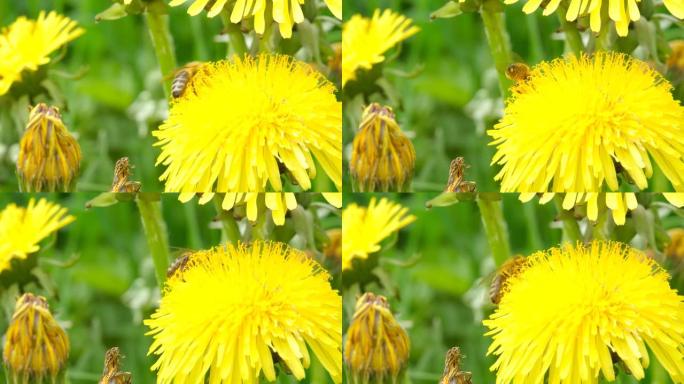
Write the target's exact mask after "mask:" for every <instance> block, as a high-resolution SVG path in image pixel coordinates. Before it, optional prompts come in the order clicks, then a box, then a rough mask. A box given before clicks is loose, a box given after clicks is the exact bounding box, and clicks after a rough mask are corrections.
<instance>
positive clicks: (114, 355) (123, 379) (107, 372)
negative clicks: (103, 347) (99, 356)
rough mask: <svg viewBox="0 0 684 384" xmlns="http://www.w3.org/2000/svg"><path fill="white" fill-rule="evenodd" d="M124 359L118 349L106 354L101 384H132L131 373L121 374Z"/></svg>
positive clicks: (110, 350) (112, 349) (111, 349)
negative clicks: (120, 366)
mask: <svg viewBox="0 0 684 384" xmlns="http://www.w3.org/2000/svg"><path fill="white" fill-rule="evenodd" d="M122 358H123V356H122V355H121V353H120V352H119V348H118V347H113V348H110V349H109V350H108V351H107V352H106V353H105V361H104V370H103V372H102V378H101V379H100V381H99V384H131V373H130V372H119V364H121V359H122Z"/></svg>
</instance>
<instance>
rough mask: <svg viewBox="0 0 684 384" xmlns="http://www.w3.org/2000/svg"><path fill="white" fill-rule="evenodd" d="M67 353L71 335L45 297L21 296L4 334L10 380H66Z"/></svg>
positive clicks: (24, 383) (13, 383)
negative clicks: (52, 310) (69, 335)
mask: <svg viewBox="0 0 684 384" xmlns="http://www.w3.org/2000/svg"><path fill="white" fill-rule="evenodd" d="M68 355H69V339H68V338H67V335H66V333H65V332H64V330H63V329H62V328H60V326H59V324H57V322H56V321H55V319H54V318H53V317H52V314H51V313H50V309H49V308H48V304H47V301H46V300H45V298H44V297H41V296H34V295H33V294H31V293H26V294H24V295H23V296H21V297H20V298H19V300H17V304H16V306H15V309H14V315H13V316H12V320H11V322H10V325H9V328H8V329H7V333H6V334H5V346H4V349H3V355H2V357H3V361H4V364H5V369H6V371H7V373H8V378H9V380H8V383H11V384H27V383H29V382H35V381H37V382H41V381H42V380H44V379H49V380H50V381H51V382H53V383H60V382H63V381H64V379H63V378H64V372H63V369H64V366H65V364H66V361H67V357H68Z"/></svg>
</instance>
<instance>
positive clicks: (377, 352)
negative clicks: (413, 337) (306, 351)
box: [344, 292, 410, 384]
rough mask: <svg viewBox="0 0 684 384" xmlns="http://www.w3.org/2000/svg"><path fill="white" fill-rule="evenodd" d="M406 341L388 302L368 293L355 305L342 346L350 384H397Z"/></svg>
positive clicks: (404, 356)
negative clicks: (390, 383)
mask: <svg viewBox="0 0 684 384" xmlns="http://www.w3.org/2000/svg"><path fill="white" fill-rule="evenodd" d="M409 345H410V342H409V338H408V334H406V331H405V330H404V329H403V328H402V327H401V325H399V323H398V322H397V321H396V320H395V318H394V315H392V311H391V310H390V305H389V303H388V302H387V299H386V298H385V297H383V296H380V295H377V296H376V295H374V294H373V293H371V292H366V293H364V294H363V295H362V296H361V297H360V298H359V299H358V300H357V301H356V308H355V309H354V317H353V318H352V321H351V324H349V329H348V330H347V335H346V337H345V343H344V363H345V365H346V366H347V367H348V368H349V371H350V373H351V379H352V380H351V383H352V384H361V383H371V382H372V383H385V382H387V383H389V382H392V383H398V382H400V377H401V375H402V374H403V371H404V369H405V368H406V364H407V363H408V357H409V349H410V348H409Z"/></svg>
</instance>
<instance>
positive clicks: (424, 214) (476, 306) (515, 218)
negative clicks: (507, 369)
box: [343, 193, 684, 384]
mask: <svg viewBox="0 0 684 384" xmlns="http://www.w3.org/2000/svg"><path fill="white" fill-rule="evenodd" d="M382 196H385V197H387V198H388V199H390V200H393V201H396V202H399V203H401V204H402V205H404V206H406V207H408V208H409V210H410V213H411V214H413V215H415V216H416V220H415V221H414V222H413V223H412V224H409V225H408V226H407V227H406V228H404V229H403V230H401V231H400V232H399V234H398V236H397V237H396V238H392V239H390V240H388V241H386V242H385V243H389V245H386V244H385V245H384V246H383V251H381V252H380V256H379V265H380V266H381V269H382V271H383V272H384V274H385V275H386V276H385V278H384V279H381V283H379V282H376V283H371V284H369V285H367V286H366V287H365V289H364V291H371V292H374V293H377V294H382V295H385V296H387V298H388V300H389V302H390V305H391V308H392V311H393V312H394V313H395V316H396V318H397V320H399V321H400V323H401V324H402V325H403V326H404V327H405V329H406V330H407V331H408V333H409V337H410V340H411V352H410V356H411V357H410V362H409V367H408V376H409V379H410V380H409V381H407V382H410V383H413V384H435V383H438V382H439V379H440V378H441V374H442V371H443V369H444V357H445V354H446V351H447V350H448V349H449V348H451V347H453V346H458V347H460V348H461V352H462V353H463V354H464V355H465V359H464V360H463V369H462V370H465V371H469V372H472V374H473V378H472V382H473V383H474V384H485V383H494V382H495V376H494V374H493V373H492V372H490V371H489V367H490V366H491V365H492V364H493V363H494V358H493V357H492V356H486V353H487V348H488V346H489V344H490V341H491V340H490V339H489V338H488V337H485V336H484V333H485V332H486V329H485V327H484V326H483V325H482V319H483V318H486V317H487V316H489V314H490V313H491V312H492V311H493V310H494V307H493V305H492V304H491V303H490V301H489V296H488V290H489V284H490V282H491V278H493V276H494V275H493V273H494V271H495V266H494V261H493V259H492V256H491V253H490V250H489V245H488V242H487V237H486V235H485V233H484V229H483V227H482V222H481V218H480V212H479V209H478V206H477V203H476V202H475V201H471V202H460V203H457V204H455V205H451V206H448V207H441V208H431V209H427V208H426V207H425V204H426V203H427V202H428V201H429V200H430V199H432V198H434V197H435V194H434V193H433V194H429V193H414V194H376V195H370V194H348V195H345V205H348V204H350V203H357V204H359V205H368V203H369V201H370V199H371V198H373V197H374V198H376V199H380V198H381V197H382ZM642 197H646V195H645V194H644V195H642ZM656 199H658V200H659V201H660V200H662V198H661V197H657V198H656ZM502 204H503V210H504V216H505V220H506V225H507V227H508V232H509V238H510V245H511V252H512V253H513V254H521V255H529V254H531V253H533V252H535V251H538V250H543V249H547V248H551V247H553V246H557V245H558V244H559V243H560V242H561V238H562V230H561V223H560V222H559V221H558V220H557V211H556V208H555V207H554V205H553V203H548V204H546V205H539V204H538V203H537V201H536V200H534V201H531V202H528V203H525V204H523V203H521V202H520V201H519V200H518V197H517V196H516V195H514V194H505V195H504V196H503V201H502ZM661 214H662V215H663V216H664V218H663V219H662V224H663V226H664V227H665V229H670V228H674V227H678V228H682V227H684V212H683V211H682V210H681V209H680V210H679V211H678V213H677V214H673V213H672V212H671V211H661ZM630 221H631V219H628V224H627V226H629V225H631V224H630ZM643 241H644V239H643V238H640V237H638V236H637V237H636V238H635V239H634V240H633V242H634V244H642V243H643ZM392 244H393V245H392ZM640 248H643V247H640ZM404 263H405V264H409V265H406V266H404V265H398V264H404ZM681 269H682V268H681V266H679V267H676V268H674V267H673V268H672V269H670V272H671V273H672V274H673V277H674V278H673V284H672V285H673V287H676V288H678V289H679V291H680V292H683V291H684V279H682V277H683V276H682V270H681ZM355 289H358V287H352V288H350V289H348V290H346V291H345V294H344V299H345V301H344V327H343V329H344V330H345V331H346V329H347V327H348V325H349V321H350V319H351V316H352V314H353V308H354V300H355V299H356V297H355V296H356V294H358V290H355ZM539 305H540V306H543V305H544V303H539ZM624 376H625V377H622V378H620V379H619V381H617V382H618V383H635V382H636V381H635V380H634V379H633V378H631V377H628V376H626V375H624ZM643 382H645V383H671V381H670V380H669V377H668V376H667V373H666V372H665V371H664V370H663V368H662V367H661V366H660V365H659V364H658V363H657V361H656V359H655V358H651V366H650V368H649V370H648V372H647V378H646V379H645V380H643Z"/></svg>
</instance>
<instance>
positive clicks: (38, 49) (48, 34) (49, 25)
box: [0, 12, 85, 96]
mask: <svg viewBox="0 0 684 384" xmlns="http://www.w3.org/2000/svg"><path fill="white" fill-rule="evenodd" d="M84 32H85V30H83V29H82V28H79V27H78V25H77V24H76V22H75V21H73V20H71V19H69V18H68V17H65V16H62V15H60V14H58V13H56V12H50V13H47V14H46V13H45V12H40V14H38V19H36V20H31V19H28V18H26V17H24V16H21V17H19V18H17V19H16V20H15V21H14V23H12V24H11V25H10V26H9V27H6V28H3V29H2V31H1V32H0V96H1V95H4V94H5V93H7V91H9V89H10V87H11V86H12V84H13V83H15V82H17V81H19V80H21V78H22V72H23V71H25V70H26V71H37V70H38V67H40V66H41V65H45V64H48V63H49V62H50V54H51V53H52V52H54V51H56V50H57V49H59V48H60V47H62V46H63V45H65V44H66V43H68V42H70V41H72V40H74V39H76V38H77V37H79V36H81V35H82V34H83V33H84Z"/></svg>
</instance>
